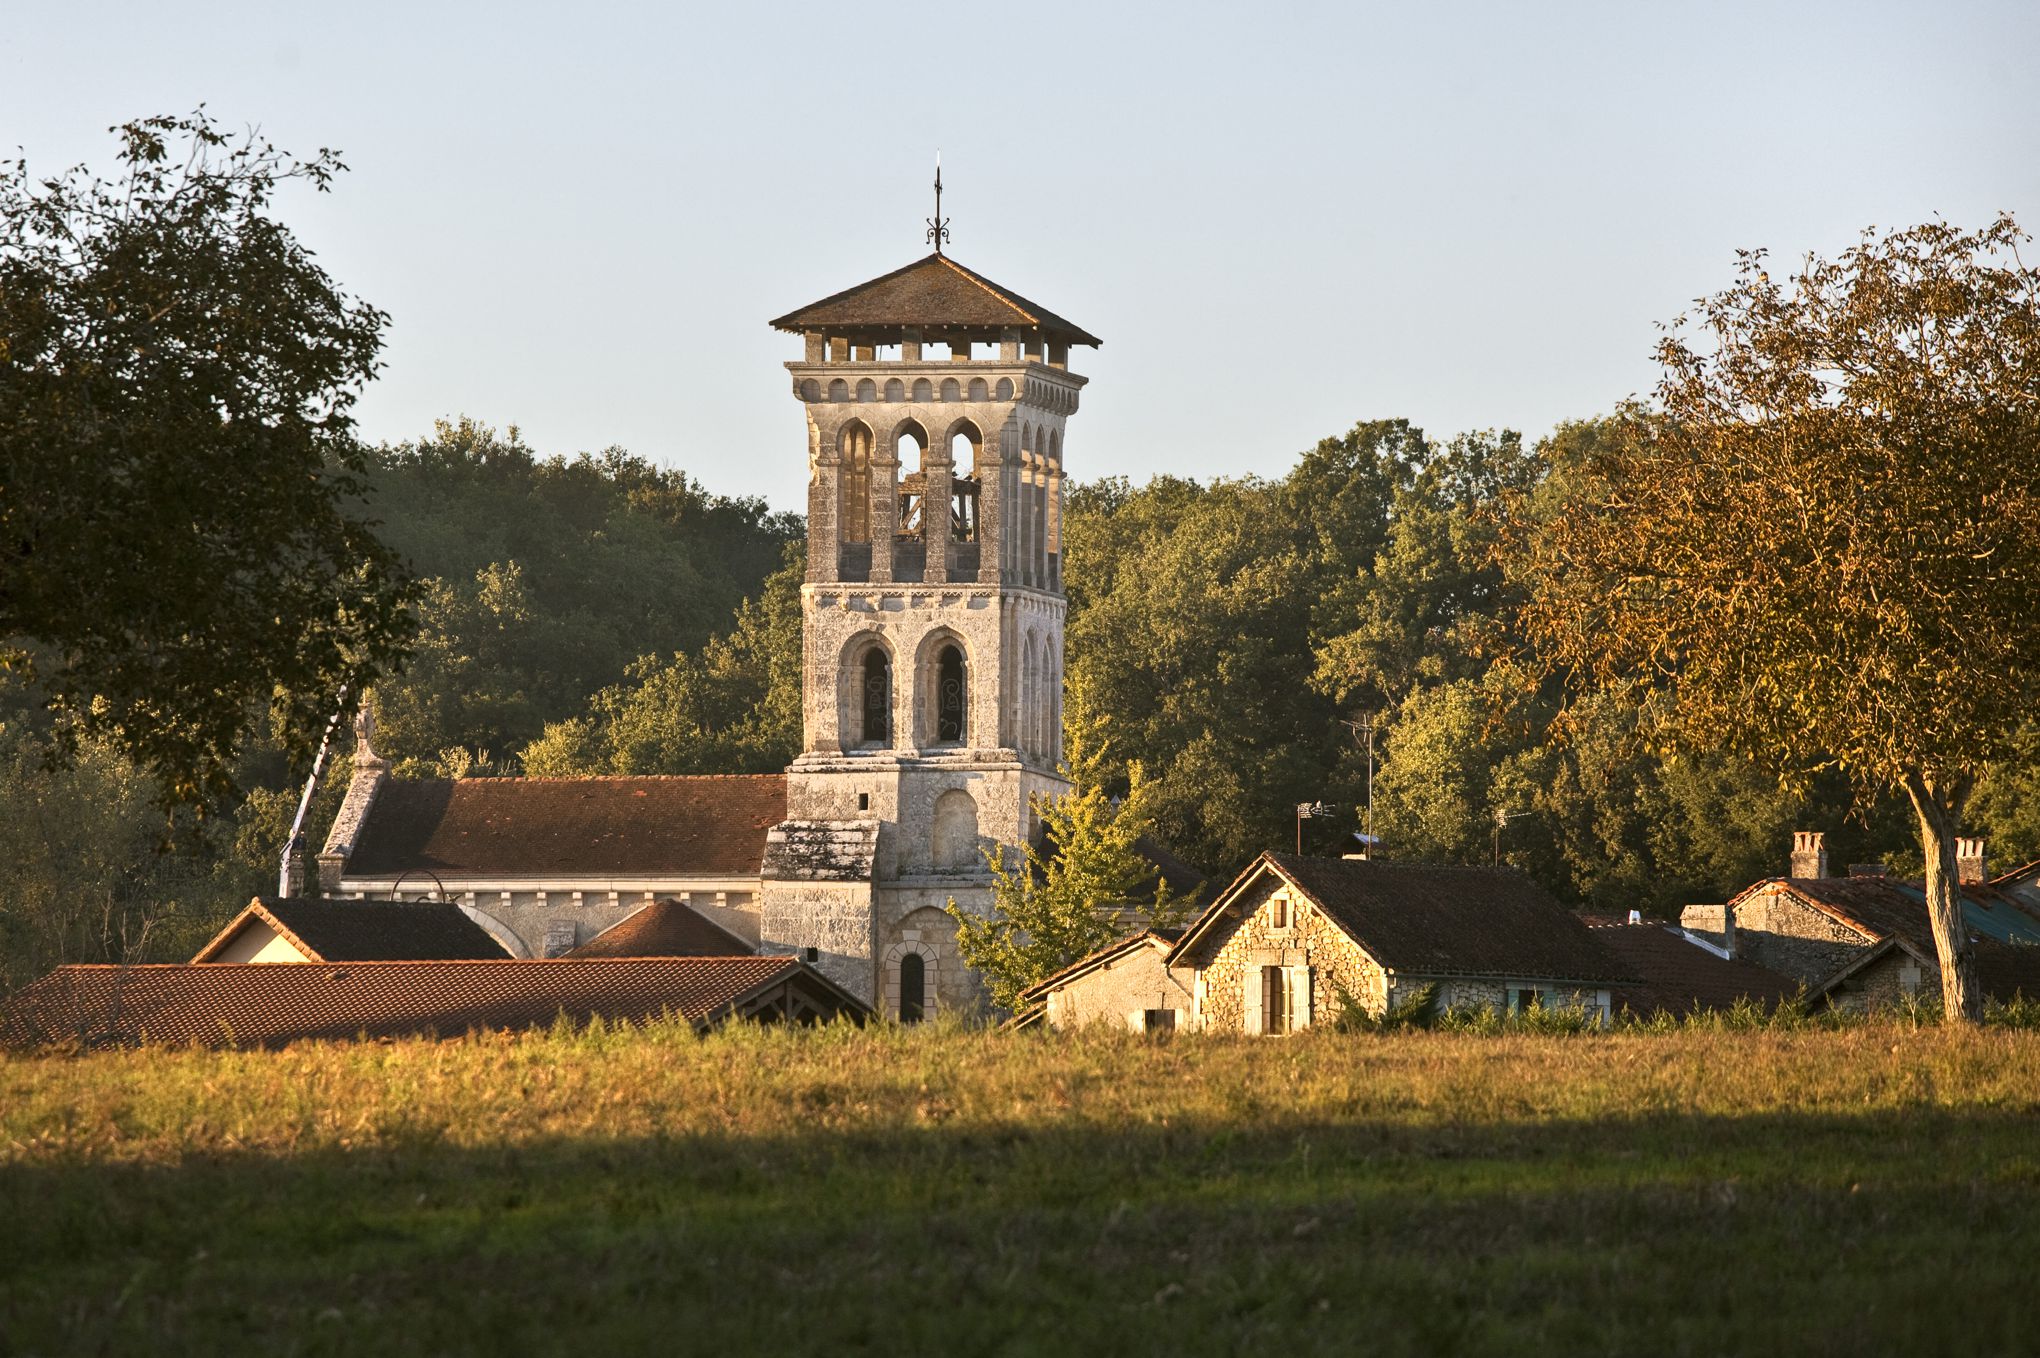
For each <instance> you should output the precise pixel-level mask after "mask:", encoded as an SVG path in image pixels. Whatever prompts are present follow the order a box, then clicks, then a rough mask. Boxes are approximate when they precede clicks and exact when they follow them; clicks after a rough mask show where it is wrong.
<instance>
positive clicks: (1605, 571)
mask: <svg viewBox="0 0 2040 1358" xmlns="http://www.w3.org/2000/svg"><path fill="white" fill-rule="evenodd" d="M2023 239H2025V237H2024V236H2023V235H2022V234H2021V233H2020V232H2019V230H2018V229H2017V227H2016V225H2015V224H2014V223H2013V222H2012V220H2011V219H2010V218H2008V217H2006V218H2000V219H1999V220H1998V221H1996V222H1994V223H1993V224H1991V225H1990V226H1988V227H1986V228H1984V229H1983V230H1981V231H1977V232H1964V231H1960V230H1957V229H1956V228H1954V227H1951V226H1948V225H1946V224H1942V223H1931V224H1928V225H1924V226H1918V227H1913V228H1910V229H1908V230H1904V231H1898V232H1894V233H1890V234H1887V235H1883V236H1878V235H1876V234H1875V233H1866V234H1865V236H1864V238H1863V240H1862V242H1861V243H1860V244H1858V245H1857V246H1855V247H1854V248H1852V249H1850V250H1848V251H1846V252H1845V253H1844V254H1843V255H1842V256H1841V257H1840V258H1839V259H1838V260H1835V261H1826V260H1821V259H1818V258H1809V259H1808V260H1807V262H1806V263H1805V265H1804V266H1803V267H1802V269H1801V270H1800V272H1799V273H1798V274H1797V275H1796V276H1794V277H1793V278H1792V279H1791V280H1790V283H1789V285H1784V284H1780V283H1778V282H1775V281H1774V280H1772V278H1771V277H1770V275H1769V274H1768V272H1767V271H1766V269H1765V266H1764V256H1763V255H1762V253H1761V252H1745V253H1744V254H1743V255H1742V256H1741V260H1740V264H1739V266H1738V270H1737V279H1736V282H1735V284H1734V285H1733V286H1732V287H1730V288H1729V289H1727V290H1725V291H1723V292H1721V293H1718V294H1716V295H1714V296H1712V297H1709V298H1705V299H1702V301H1701V302H1700V303H1699V304H1698V306H1699V312H1698V320H1699V324H1698V327H1697V333H1696V330H1695V328H1694V327H1693V326H1691V325H1688V324H1684V323H1682V324H1680V325H1678V326H1676V327H1675V328H1674V329H1673V331H1672V333H1671V334H1670V335H1669V336H1668V337H1667V338H1666V339H1665V341H1664V342H1663V343H1662V345H1661V346H1660V348H1659V357H1660V360H1661V362H1662V363H1663V365H1664V369H1665V372H1664V377H1663V380H1662V382H1661V383H1660V386H1659V388H1658V397H1659V401H1660V404H1661V410H1660V411H1659V412H1658V413H1656V414H1654V415H1646V414H1644V413H1642V412H1631V414H1630V418H1629V420H1628V422H1627V424H1628V428H1627V431H1626V433H1627V436H1626V437H1625V438H1624V439H1622V440H1621V441H1619V442H1618V443H1616V444H1614V445H1612V446H1610V447H1609V448H1607V449H1606V450H1605V451H1604V452H1603V453H1602V454H1601V455H1599V456H1597V457H1596V458H1594V459H1593V461H1592V462H1591V464H1590V465H1589V467H1588V468H1587V472H1588V482H1587V484H1586V486H1585V489H1584V491H1583V493H1582V494H1581V495H1580V496H1578V497H1576V498H1575V499H1574V501H1573V502H1572V503H1571V505H1570V506H1569V512H1568V513H1566V514H1564V515H1560V516H1556V517H1553V518H1550V519H1547V520H1545V521H1543V522H1542V523H1541V524H1539V525H1536V531H1530V525H1529V524H1528V523H1527V522H1526V524H1525V531H1524V532H1523V533H1522V534H1521V537H1520V539H1519V545H1520V552H1519V554H1518V556H1517V559H1516V566H1517V569H1518V572H1519V578H1520V579H1521V580H1522V581H1523V582H1524V584H1525V586H1526V588H1527V589H1528V590H1529V591H1530V593H1531V595H1532V602H1531V604H1530V605H1529V606H1528V607H1527V608H1526V609H1525V611H1524V614H1523V623H1524V626H1525V628H1526V631H1527V633H1528V635H1529V636H1530V638H1531V639H1532V641H1533V642H1534V643H1535V644H1536V645H1537V646H1539V647H1540V648H1541V653H1542V660H1543V663H1544V664H1545V665H1546V666H1548V667H1549V668H1550V669H1552V670H1555V671H1560V672H1564V673H1567V674H1571V675H1576V676H1580V677H1581V678H1584V679H1586V680H1588V681H1590V682H1592V683H1595V684H1599V685H1602V686H1613V685H1624V686H1633V689H1634V691H1636V692H1637V693H1638V694H1639V695H1640V698H1641V704H1642V706H1641V710H1642V711H1643V712H1645V714H1646V715H1647V716H1648V718H1649V720H1650V723H1651V736H1652V738H1653V740H1654V742H1655V743H1656V744H1657V745H1658V746H1659V747H1660V748H1664V749H1671V750H1678V749H1725V750H1728V751H1730V752H1733V753H1738V754H1742V755H1745V756H1748V757H1751V758H1753V759H1757V760H1761V761H1764V762H1766V763H1767V764H1769V765H1770V766H1771V767H1773V768H1775V769H1776V770H1777V771H1778V772H1779V774H1780V775H1781V776H1782V777H1783V778H1785V779H1786V780H1787V781H1788V783H1791V784H1793V785H1797V786H1803V785H1805V784H1806V783H1807V782H1808V781H1809V780H1810V779H1811V777H1812V776H1813V775H1814V773H1815V772H1817V771H1818V770H1821V769H1823V768H1833V769H1836V770H1838V771H1840V772H1841V773H1842V774H1844V775H1845V776H1846V777H1847V778H1848V779H1849V780H1850V782H1851V784H1852V785H1853V786H1854V787H1855V789H1856V790H1857V792H1858V795H1859V798H1861V799H1863V800H1866V801H1867V800H1869V799H1872V798H1874V797H1875V796H1876V794H1877V793H1878V792H1880V791H1885V790H1892V791H1897V792H1901V793H1903V795H1904V796H1905V797H1906V799H1907V800H1908V802H1909V803H1910V804H1911V807H1912V810H1913V813H1914V816H1915V818H1916V821H1917V828H1918V834H1919V842H1920V847H1921V850H1922V857H1923V859H1924V866H1925V875H1926V885H1927V903H1928V909H1929V913H1930V915H1931V917H1932V920H1933V928H1934V935H1935V942H1936V944H1937V946H1938V949H1939V952H1940V957H1941V980H1942V995H1943V1000H1944V1003H1945V1005H1946V1008H1947V1012H1948V1014H1949V1016H1950V1017H1951V1018H1963V1019H1973V1018H1975V1017H1976V1016H1977V1015H1978V1014H1979V1012H1980V1008H1981V996H1980V994H1979V993H1978V991H1977V987H1976V979H1975V966H1974V961H1973V959H1972V956H1971V951H1970V947H1969V942H1968V937H1967V931H1966V930H1965V929H1964V928H1963V927H1962V922H1961V918H1960V911H1959V905H1958V898H1957V891H1956V882H1955V863H1954V839H1955V835H1956V832H1957V830H1958V829H1959V828H1960V827H1961V825H1962V818H1963V813H1964V810H1965V807H1966V806H1967V804H1968V801H1969V797H1970V793H1971V791H1972V789H1973V788H1974V787H1975V785H1976V782H1977V780H1978V778H1979V777H1980V776H1981V775H1983V773H1984V772H1985V771H1986V770H1987V769H1988V768H1989V766H1990V765H1991V764H1992V763H1993V762H1996V761H2000V760H2002V759H2004V758H2005V757H2007V756H2009V755H2011V754H2013V753H2014V752H2015V740H2016V738H2017V736H2018V734H2019V732H2020V730H2021V728H2022V725H2023V723H2024V722H2025V721H2026V720H2027V718H2028V717H2029V715H2030V714H2031V712H2032V711H2033V708H2034V700H2035V698H2036V696H2040V691H2036V690H2040V670H2036V669H2035V667H2034V666H2033V664H2032V657H2033V656H2034V654H2036V652H2040V272H2036V271H2034V270H2031V269H2028V268H2026V267H2025V266H2024V265H2023V264H2021V263H2020V262H2019V261H2018V259H2017V255H2016V248H2017V245H2018V243H2019V242H2020V241H2022V240H2023Z"/></svg>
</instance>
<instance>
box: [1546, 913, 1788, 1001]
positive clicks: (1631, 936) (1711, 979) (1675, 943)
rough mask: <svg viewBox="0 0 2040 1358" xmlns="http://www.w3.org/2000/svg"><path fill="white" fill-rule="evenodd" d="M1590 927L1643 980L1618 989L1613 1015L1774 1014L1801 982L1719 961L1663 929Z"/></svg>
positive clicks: (1744, 963)
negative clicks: (1754, 1010)
mask: <svg viewBox="0 0 2040 1358" xmlns="http://www.w3.org/2000/svg"><path fill="white" fill-rule="evenodd" d="M1587 927H1588V929H1590V930H1591V931H1592V932H1593V935H1594V940H1595V942H1597V943H1599V944H1601V945H1602V946H1603V947H1605V948H1607V949H1608V951H1610V952H1612V953H1613V954H1615V956H1616V957H1617V958H1619V959H1621V962H1622V965H1623V966H1624V967H1625V968H1627V969H1628V970H1629V971H1631V972H1633V973H1635V974H1636V975H1637V976H1639V977H1641V978H1642V980H1641V981H1640V982H1639V983H1637V984H1632V985H1623V986H1617V987H1616V988H1615V989H1614V990H1613V992H1612V993H1611V994H1610V996H1609V1002H1610V1004H1611V1005H1612V1006H1613V1007H1614V1008H1615V1009H1617V1010H1621V1009H1628V1010H1629V1011H1630V1012H1631V1013H1634V1014H1636V1015H1638V1016H1639V1017H1645V1018H1647V1017H1649V1016H1650V1015H1652V1014H1656V1013H1669V1014H1690V1013H1693V1012H1695V1011H1697V1010H1701V1009H1732V1008H1734V1007H1735V1005H1736V1002H1737V1001H1738V1000H1745V999H1747V1000H1751V1001H1753V1002H1755V1003H1757V1004H1760V1005H1762V1006H1764V1007H1765V1008H1766V1009H1772V1008H1776V1007H1777V1006H1778V1005H1779V1004H1781V1003H1783V1002H1784V1001H1786V1000H1789V999H1791V998H1793V996H1795V995H1797V994H1798V993H1799V982H1798V981H1796V980H1794V979H1793V978H1791V977H1789V976H1785V975H1782V974H1780V973H1778V972H1775V971H1772V970H1771V969H1770V968H1769V967H1762V966H1758V965H1757V964H1756V963H1755V962H1752V961H1750V960H1748V959H1747V958H1740V957H1737V958H1725V957H1719V956H1716V955H1715V954H1714V953H1711V952H1709V951H1708V950H1707V949H1705V948H1703V947H1701V946H1699V945H1698V944H1696V943H1689V942H1687V941H1686V939H1685V938H1683V937H1682V936H1681V935H1680V934H1679V932H1678V931H1677V930H1676V929H1670V928H1666V927H1665V926H1664V925H1662V924H1657V923H1650V924H1629V923H1626V922H1615V923H1609V924H1592V923H1589V924H1588V925H1587Z"/></svg>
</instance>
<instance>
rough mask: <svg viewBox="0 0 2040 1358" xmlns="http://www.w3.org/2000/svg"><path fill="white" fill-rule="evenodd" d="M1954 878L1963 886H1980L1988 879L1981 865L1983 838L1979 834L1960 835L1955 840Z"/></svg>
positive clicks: (1987, 874)
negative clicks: (1976, 835) (1973, 836)
mask: <svg viewBox="0 0 2040 1358" xmlns="http://www.w3.org/2000/svg"><path fill="white" fill-rule="evenodd" d="M1955 880H1956V881H1957V882H1959V883H1961V884H1962V885H1963V886H1982V885H1983V884H1984V883H1985V882H1987V881H1989V880H1990V874H1989V873H1988V872H1987V871H1985V869H1984V866H1983V840H1982V838H1981V837H1980V836H1979V837H1975V838H1971V837H1967V836H1962V837H1958V838H1957V839H1956V840H1955Z"/></svg>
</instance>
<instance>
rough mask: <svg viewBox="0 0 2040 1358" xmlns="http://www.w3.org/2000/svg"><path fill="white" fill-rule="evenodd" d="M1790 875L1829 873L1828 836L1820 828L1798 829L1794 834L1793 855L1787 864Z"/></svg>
mask: <svg viewBox="0 0 2040 1358" xmlns="http://www.w3.org/2000/svg"><path fill="white" fill-rule="evenodd" d="M1785 875H1786V876H1788V877H1825V876H1827V875H1828V857H1827V836H1826V835H1825V834H1824V833H1822V832H1821V831H1819V830H1796V831H1794V832H1793V834H1792V857H1791V859H1790V861H1789V862H1788V863H1787V864H1786V870H1785Z"/></svg>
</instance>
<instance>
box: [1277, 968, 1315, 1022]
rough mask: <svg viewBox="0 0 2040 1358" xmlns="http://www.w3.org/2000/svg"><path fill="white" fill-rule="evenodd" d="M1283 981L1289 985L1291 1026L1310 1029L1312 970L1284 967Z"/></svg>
mask: <svg viewBox="0 0 2040 1358" xmlns="http://www.w3.org/2000/svg"><path fill="white" fill-rule="evenodd" d="M1282 971H1283V980H1284V981H1286V982H1287V983H1288V985H1289V1026H1290V1028H1291V1029H1292V1030H1294V1029H1298V1028H1308V1027H1310V968H1309V967H1284V968H1283V969H1282Z"/></svg>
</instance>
